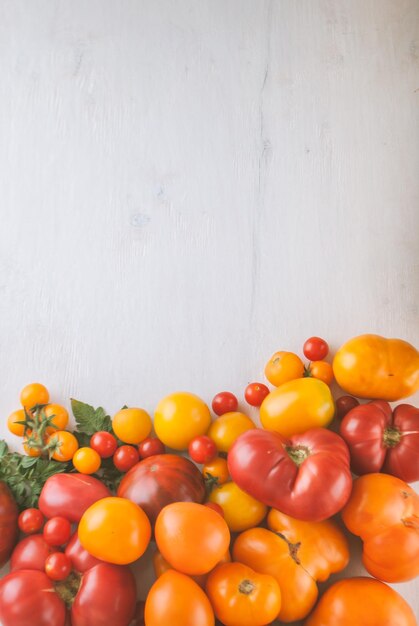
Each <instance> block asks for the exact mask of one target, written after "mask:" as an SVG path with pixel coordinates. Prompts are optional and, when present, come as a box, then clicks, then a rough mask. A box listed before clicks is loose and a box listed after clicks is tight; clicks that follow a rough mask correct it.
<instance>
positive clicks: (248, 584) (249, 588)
mask: <svg viewBox="0 0 419 626" xmlns="http://www.w3.org/2000/svg"><path fill="white" fill-rule="evenodd" d="M255 589H256V585H255V583H252V581H251V580H249V579H248V578H245V579H244V580H242V581H241V582H240V584H239V586H238V590H239V592H240V593H242V594H243V595H245V596H250V594H251V593H252V592H253V591H254V590H255Z"/></svg>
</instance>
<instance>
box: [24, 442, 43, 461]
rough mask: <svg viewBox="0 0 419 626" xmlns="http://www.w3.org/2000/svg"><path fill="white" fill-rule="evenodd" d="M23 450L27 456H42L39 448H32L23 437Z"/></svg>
mask: <svg viewBox="0 0 419 626" xmlns="http://www.w3.org/2000/svg"><path fill="white" fill-rule="evenodd" d="M23 449H24V450H25V452H26V454H27V455H28V456H33V457H37V456H41V454H42V453H41V450H40V448H37V447H32V446H30V445H29V444H28V439H27V437H25V438H24V440H23Z"/></svg>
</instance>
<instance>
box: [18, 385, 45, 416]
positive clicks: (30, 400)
mask: <svg viewBox="0 0 419 626" xmlns="http://www.w3.org/2000/svg"><path fill="white" fill-rule="evenodd" d="M48 402H49V392H48V389H47V388H46V387H45V386H44V385H41V383H31V384H30V385H26V387H23V389H22V391H21V392H20V403H21V405H22V406H23V407H25V409H27V410H28V411H29V410H30V409H32V408H33V407H34V406H36V405H37V404H47V403H48Z"/></svg>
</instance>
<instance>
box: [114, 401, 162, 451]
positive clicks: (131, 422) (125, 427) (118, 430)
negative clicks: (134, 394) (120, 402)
mask: <svg viewBox="0 0 419 626" xmlns="http://www.w3.org/2000/svg"><path fill="white" fill-rule="evenodd" d="M152 426H153V425H152V423H151V417H150V416H149V414H148V413H147V411H144V409H135V408H131V409H121V410H120V411H118V413H115V415H114V416H113V419H112V428H113V431H114V433H115V435H116V436H117V437H118V438H119V439H120V440H121V441H123V442H124V443H135V444H138V443H140V442H141V441H143V440H144V439H145V438H146V437H148V436H149V434H150V433H151V428H152Z"/></svg>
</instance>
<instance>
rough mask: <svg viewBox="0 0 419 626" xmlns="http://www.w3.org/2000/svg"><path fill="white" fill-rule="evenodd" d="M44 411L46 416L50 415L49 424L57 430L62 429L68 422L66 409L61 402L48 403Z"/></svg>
mask: <svg viewBox="0 0 419 626" xmlns="http://www.w3.org/2000/svg"><path fill="white" fill-rule="evenodd" d="M44 413H45V415H46V417H52V420H51V424H52V425H53V426H56V429H58V430H64V429H65V428H66V426H67V424H68V411H67V409H66V408H64V407H63V406H61V404H48V405H47V406H46V407H45V409H44Z"/></svg>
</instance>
